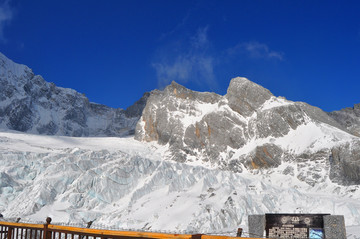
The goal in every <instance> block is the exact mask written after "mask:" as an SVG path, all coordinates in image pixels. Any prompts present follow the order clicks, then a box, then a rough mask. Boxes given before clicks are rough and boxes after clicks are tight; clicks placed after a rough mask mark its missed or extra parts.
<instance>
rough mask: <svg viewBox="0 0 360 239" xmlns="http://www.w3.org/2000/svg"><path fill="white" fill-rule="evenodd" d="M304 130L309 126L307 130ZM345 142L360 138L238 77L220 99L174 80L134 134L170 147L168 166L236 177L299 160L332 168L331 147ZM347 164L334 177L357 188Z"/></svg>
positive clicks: (152, 100) (154, 98) (309, 178)
mask: <svg viewBox="0 0 360 239" xmlns="http://www.w3.org/2000/svg"><path fill="white" fill-rule="evenodd" d="M308 125H312V128H309V129H307V127H308ZM302 128H304V129H302ZM311 130H314V132H312V131H311ZM316 134H324V136H321V135H319V136H316ZM327 134H328V136H327ZM313 135H315V136H316V137H318V138H316V137H314V136H313ZM339 135H340V136H339ZM343 136H344V137H345V138H347V137H349V141H352V140H355V141H356V140H357V139H356V138H355V137H354V138H351V137H352V136H351V135H350V134H348V132H347V129H346V128H345V127H343V126H342V125H341V124H339V123H338V122H337V121H336V120H334V119H333V118H332V117H330V116H329V115H328V114H327V113H325V112H324V111H322V110H321V109H319V108H317V107H313V106H310V105H308V104H306V103H303V102H292V101H288V100H286V99H285V98H281V97H275V96H274V95H273V94H272V93H271V92H270V91H269V90H267V89H265V88H263V87H262V86H260V85H257V84H256V83H254V82H251V81H249V80H248V79H246V78H240V77H238V78H234V79H232V80H231V82H230V85H229V88H228V91H227V94H226V95H224V96H221V95H217V94H215V93H207V92H204V93H201V92H195V91H191V90H189V89H186V88H185V87H183V86H181V85H179V84H177V83H175V82H172V83H171V85H169V86H168V87H166V88H165V89H164V91H159V90H155V91H153V92H151V94H150V97H149V98H148V101H147V105H146V107H145V109H144V111H143V115H142V117H141V119H140V120H139V122H138V124H137V127H136V134H135V138H136V139H138V140H140V141H148V142H149V141H156V142H158V143H159V144H161V145H164V146H167V147H168V152H169V155H170V156H169V158H171V159H172V160H175V161H178V162H194V161H201V162H202V163H203V164H208V165H212V166H217V167H220V168H222V169H226V170H232V171H236V172H242V171H243V170H244V169H246V170H253V169H256V170H260V169H266V168H274V167H278V166H279V165H281V164H282V162H284V161H289V160H291V161H294V162H295V164H296V162H302V161H303V160H304V157H305V158H306V160H310V161H312V160H315V161H319V160H320V161H321V162H325V161H326V163H325V164H324V165H327V166H326V167H327V168H328V169H329V170H330V160H329V157H330V156H331V154H332V153H331V148H332V146H331V145H332V144H334V145H337V147H339V149H341V152H345V151H346V149H345V148H343V147H344V146H343V143H342V142H340V141H342V140H343V139H342V137H343ZM299 137H302V138H304V140H312V142H302V141H301V140H298V141H299V142H298V143H300V144H308V145H309V146H308V148H305V149H302V151H301V152H294V150H293V149H290V148H291V147H292V148H296V147H297V146H296V145H294V144H295V143H292V142H291V141H290V138H291V140H296V139H297V138H299ZM287 138H289V140H286V139H287ZM319 140H320V142H321V143H320V142H319ZM321 140H322V141H324V142H322V141H321ZM345 141H346V140H345ZM349 141H346V142H349ZM336 142H338V143H336ZM314 145H319V146H316V147H315V146H314ZM314 147H315V148H314ZM356 152H358V150H357V149H355V150H354V152H353V153H352V154H351V155H349V156H348V157H349V158H351V159H352V160H353V162H354V163H355V164H356V165H360V159H359V158H356V157H357V156H356V154H357V153H356ZM359 152H360V151H359ZM304 155H306V156H304ZM300 165H301V164H300ZM347 165H348V164H346V163H345V164H341V169H336V170H335V171H336V172H339V173H338V175H337V176H334V177H333V179H334V180H339V182H340V181H341V182H342V183H345V184H347V183H350V184H351V183H356V182H357V178H356V177H355V176H351V175H355V172H351V170H350V169H348V166H347ZM299 167H301V166H299ZM334 168H335V167H332V170H333V169H334ZM288 170H290V169H288ZM292 170H295V168H293V169H292ZM349 170H350V171H349ZM352 170H355V169H352ZM290 171H291V170H290ZM333 171H334V170H333ZM355 171H356V170H355ZM335 174H336V173H333V175H335ZM347 174H349V175H347ZM344 175H347V176H345V177H344ZM298 177H299V178H301V179H303V180H304V181H306V182H308V183H309V184H312V185H313V184H314V183H315V182H316V180H317V179H319V178H321V177H322V176H321V175H320V174H318V173H317V172H316V170H315V171H314V172H312V173H304V172H301V173H298ZM345 178H347V179H349V180H347V179H346V180H343V179H345ZM340 179H341V180H340Z"/></svg>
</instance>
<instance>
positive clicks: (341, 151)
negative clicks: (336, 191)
mask: <svg viewBox="0 0 360 239" xmlns="http://www.w3.org/2000/svg"><path fill="white" fill-rule="evenodd" d="M329 160H330V165H331V171H330V178H331V179H333V180H334V181H337V182H339V183H341V184H345V185H349V184H360V143H359V142H357V143H355V144H353V145H350V144H346V145H342V146H339V147H334V148H333V149H332V150H331V155H330V157H329Z"/></svg>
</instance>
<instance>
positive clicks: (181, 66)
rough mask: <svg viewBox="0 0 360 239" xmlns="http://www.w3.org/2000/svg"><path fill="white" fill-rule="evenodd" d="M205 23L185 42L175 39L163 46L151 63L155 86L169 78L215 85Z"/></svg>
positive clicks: (168, 80)
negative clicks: (155, 81) (169, 44)
mask: <svg viewBox="0 0 360 239" xmlns="http://www.w3.org/2000/svg"><path fill="white" fill-rule="evenodd" d="M207 32H208V27H204V28H199V29H198V30H197V32H196V34H194V35H193V36H191V37H190V38H189V39H187V42H186V43H185V44H182V43H177V44H173V45H172V46H170V47H169V46H167V47H164V48H163V49H161V50H160V51H159V53H158V54H157V59H156V60H155V61H154V62H153V63H152V66H153V68H154V69H155V71H156V75H157V78H158V87H159V88H163V87H164V86H166V85H168V84H169V83H170V82H171V81H177V82H179V83H187V82H189V81H192V82H195V83H196V84H199V85H203V84H206V85H207V86H208V87H210V88H212V89H214V88H216V87H217V84H216V80H215V74H214V57H213V56H212V54H211V52H210V50H209V48H210V45H211V44H210V42H209V40H208V36H207ZM184 45H185V46H184Z"/></svg>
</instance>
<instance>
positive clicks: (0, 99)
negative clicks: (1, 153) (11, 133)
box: [0, 53, 148, 136]
mask: <svg viewBox="0 0 360 239" xmlns="http://www.w3.org/2000/svg"><path fill="white" fill-rule="evenodd" d="M0 84H1V86H2V87H1V88H0V127H1V128H6V129H12V130H18V131H22V132H29V133H38V134H46V135H67V136H124V135H129V134H133V133H134V130H135V126H136V123H137V121H138V119H139V117H140V115H141V112H142V109H143V108H144V107H145V104H146V99H147V97H148V93H146V94H144V96H143V97H142V98H141V99H140V100H139V101H138V102H137V103H135V104H134V105H133V106H131V107H129V108H128V109H127V110H123V109H113V108H110V107H107V106H105V105H100V104H96V103H92V102H89V100H88V98H87V97H85V95H83V94H80V93H78V92H76V91H75V90H72V89H65V88H61V87H57V86H55V84H53V83H49V82H46V81H45V80H44V79H43V78H42V77H41V76H39V75H35V74H34V73H33V72H32V70H31V69H30V68H28V67H27V66H24V65H20V64H16V63H14V62H12V61H11V60H9V59H8V58H6V57H5V56H4V55H2V54H1V53H0Z"/></svg>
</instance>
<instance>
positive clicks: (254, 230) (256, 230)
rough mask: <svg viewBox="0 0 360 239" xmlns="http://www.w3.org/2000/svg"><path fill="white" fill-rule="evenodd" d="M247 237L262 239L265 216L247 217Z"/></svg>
mask: <svg viewBox="0 0 360 239" xmlns="http://www.w3.org/2000/svg"><path fill="white" fill-rule="evenodd" d="M248 221H249V236H250V237H259V238H260V237H263V235H264V230H265V215H249V217H248Z"/></svg>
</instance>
